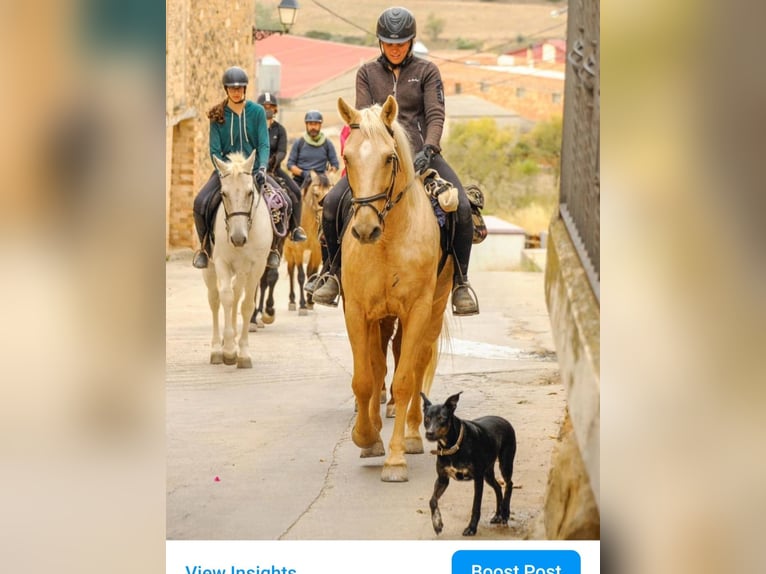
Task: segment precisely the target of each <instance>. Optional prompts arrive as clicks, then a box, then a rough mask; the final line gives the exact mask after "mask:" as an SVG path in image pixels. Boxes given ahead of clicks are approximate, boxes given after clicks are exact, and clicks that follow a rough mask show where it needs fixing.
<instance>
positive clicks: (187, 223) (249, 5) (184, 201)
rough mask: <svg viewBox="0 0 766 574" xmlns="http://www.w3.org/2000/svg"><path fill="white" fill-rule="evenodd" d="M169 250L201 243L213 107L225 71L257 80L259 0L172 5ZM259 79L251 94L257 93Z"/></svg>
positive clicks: (179, 0) (187, 0)
mask: <svg viewBox="0 0 766 574" xmlns="http://www.w3.org/2000/svg"><path fill="white" fill-rule="evenodd" d="M166 11H167V14H166V18H167V30H166V74H167V75H166V80H165V81H166V87H165V89H166V102H165V130H166V131H165V137H166V146H165V149H166V158H165V160H166V161H165V165H166V174H165V188H166V202H165V208H166V231H165V243H166V245H165V248H166V251H167V250H170V249H173V248H179V247H195V246H196V245H197V243H198V240H197V237H196V233H195V232H194V221H193V217H192V205H193V202H194V196H195V195H196V193H197V191H198V190H199V188H200V187H201V186H202V184H203V183H204V182H205V181H206V180H207V178H208V177H209V175H210V173H211V171H212V169H213V168H212V165H211V162H210V157H209V154H208V120H207V110H208V109H209V108H210V107H212V106H213V105H214V104H216V103H218V102H220V101H221V100H222V99H223V98H224V97H225V94H224V91H223V87H222V85H221V76H222V74H223V71H224V70H225V69H226V68H228V67H229V66H240V67H242V68H244V69H245V70H247V72H248V74H249V75H250V77H251V78H254V67H253V50H252V43H253V39H252V28H253V23H254V21H255V0H238V1H235V2H230V1H224V0H168V1H167V3H166ZM254 89H255V88H254V83H253V82H252V80H251V87H250V89H249V90H248V97H251V98H252V97H254V96H253V91H254Z"/></svg>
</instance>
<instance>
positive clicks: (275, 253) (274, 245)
mask: <svg viewBox="0 0 766 574" xmlns="http://www.w3.org/2000/svg"><path fill="white" fill-rule="evenodd" d="M280 241H281V238H280V237H277V236H276V235H275V236H274V239H272V240H271V251H269V257H268V258H267V259H266V267H267V268H268V269H278V268H279V260H280V257H281V255H280V253H279V242H280Z"/></svg>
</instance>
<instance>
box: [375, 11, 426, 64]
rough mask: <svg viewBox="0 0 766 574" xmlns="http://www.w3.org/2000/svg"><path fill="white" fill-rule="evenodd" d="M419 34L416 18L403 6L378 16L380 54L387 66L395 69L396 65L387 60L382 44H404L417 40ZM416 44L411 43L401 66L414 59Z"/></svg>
mask: <svg viewBox="0 0 766 574" xmlns="http://www.w3.org/2000/svg"><path fill="white" fill-rule="evenodd" d="M416 32H417V26H416V24H415V16H413V15H412V12H410V11H409V10H407V8H402V7H401V6H394V7H393V8H387V9H386V10H383V12H381V14H380V16H378V28H377V36H378V44H379V45H380V53H381V57H382V58H383V60H385V62H386V65H387V66H388V67H389V68H391V69H393V68H394V67H395V66H394V64H393V63H392V62H391V61H389V59H388V58H386V53H385V52H384V51H383V45H382V43H383V42H385V43H386V44H404V43H405V42H408V41H409V40H412V39H414V38H415V34H416ZM414 44H415V42H412V43H410V47H409V49H408V50H407V55H406V56H405V57H404V59H403V60H402V62H401V64H399V66H403V65H405V64H406V63H407V62H409V61H410V60H411V59H412V48H413V46H414Z"/></svg>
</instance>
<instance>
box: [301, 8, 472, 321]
mask: <svg viewBox="0 0 766 574" xmlns="http://www.w3.org/2000/svg"><path fill="white" fill-rule="evenodd" d="M415 33H416V24H415V18H414V17H413V15H412V13H410V11H409V10H407V9H406V8H399V7H397V8H388V9H387V10H384V11H383V13H382V14H381V15H380V17H379V18H378V26H377V36H378V40H379V44H380V49H381V55H380V57H379V58H378V59H377V60H373V61H370V62H367V63H365V64H364V65H362V67H361V68H360V69H359V71H358V72H357V76H356V108H358V109H362V108H366V107H369V106H371V105H373V104H383V103H384V102H385V101H386V98H387V97H388V96H389V95H393V96H394V97H395V98H396V101H397V104H398V107H399V113H398V121H399V123H401V124H402V127H404V128H405V130H406V131H407V134H408V136H409V139H410V143H411V144H412V149H413V152H416V153H415V159H414V163H415V171H416V172H418V173H421V172H423V171H425V170H426V169H428V168H433V169H435V170H436V171H437V172H438V174H439V177H441V178H443V179H444V180H446V181H447V182H449V183H450V184H452V185H453V186H454V187H455V188H456V189H457V190H458V200H459V201H458V209H457V214H456V215H457V217H456V225H455V235H454V240H453V249H454V253H455V256H456V259H457V261H456V262H455V274H454V278H453V285H454V288H453V291H452V307H453V311H454V314H455V315H475V314H477V313H478V312H479V304H478V301H477V300H476V298H475V293H474V291H473V289H471V287H470V284H469V283H468V262H469V259H470V257H471V247H472V243H473V219H472V217H471V205H470V203H469V201H468V197H467V196H466V194H465V191H464V189H463V185H462V184H461V183H460V179H459V178H458V177H457V174H456V173H455V172H454V171H453V170H452V168H451V167H450V166H449V165H448V164H447V162H446V161H445V159H444V158H443V157H442V155H441V146H440V141H441V136H442V130H443V128H444V117H445V112H444V87H443V85H442V79H441V74H440V72H439V68H437V67H436V65H435V64H434V63H433V62H430V61H428V60H424V59H422V58H417V57H414V55H413V53H412V45H413V42H414V38H415ZM348 190H349V186H348V178H347V177H343V178H342V179H341V180H340V181H339V182H338V183H337V184H336V185H335V187H333V189H332V190H331V191H330V193H329V194H328V195H327V197H326V198H325V200H324V205H323V210H322V229H323V231H324V235H325V239H326V242H327V250H328V257H327V260H326V261H325V270H329V273H325V274H324V275H323V276H321V277H320V278H319V279H318V280H317V281H316V283H315V284H307V286H306V289H307V290H309V291H310V290H311V288H312V287H316V289H315V290H314V292H313V294H312V296H313V300H314V301H315V302H317V303H321V304H324V305H337V299H338V295H339V293H340V282H339V281H338V279H337V277H339V276H340V258H341V257H340V241H341V240H342V238H341V237H340V236H339V235H340V234H339V233H338V229H337V227H338V225H341V224H342V222H340V221H336V218H337V215H338V213H337V212H338V205H339V203H340V202H341V200H342V199H343V196H344V195H345V194H346V193H348Z"/></svg>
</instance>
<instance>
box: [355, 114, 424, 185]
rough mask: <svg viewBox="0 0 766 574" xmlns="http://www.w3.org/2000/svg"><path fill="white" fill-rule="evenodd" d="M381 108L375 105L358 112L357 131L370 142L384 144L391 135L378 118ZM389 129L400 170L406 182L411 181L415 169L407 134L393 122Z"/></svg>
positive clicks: (398, 124)
mask: <svg viewBox="0 0 766 574" xmlns="http://www.w3.org/2000/svg"><path fill="white" fill-rule="evenodd" d="M382 109H383V108H382V106H381V105H379V104H375V105H373V106H370V107H369V108H365V109H363V110H359V114H360V117H359V129H360V130H361V131H362V133H363V134H364V135H365V136H366V137H367V138H368V139H370V140H371V141H373V142H375V143H376V145H377V144H378V143H381V144H385V143H387V142H388V141H389V138H390V137H391V135H390V134H389V132H388V128H387V127H386V125H385V124H384V123H383V120H381V118H380V113H381V110H382ZM391 129H392V130H393V132H394V142H396V151H397V154H398V155H399V165H400V169H401V170H402V171H403V172H404V173H405V174H406V176H407V181H411V180H412V178H413V177H415V168H414V167H413V165H412V148H411V147H410V140H409V138H408V137H407V132H405V131H404V128H403V127H402V126H401V124H400V123H399V122H398V121H396V120H394V122H393V123H392V124H391Z"/></svg>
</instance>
